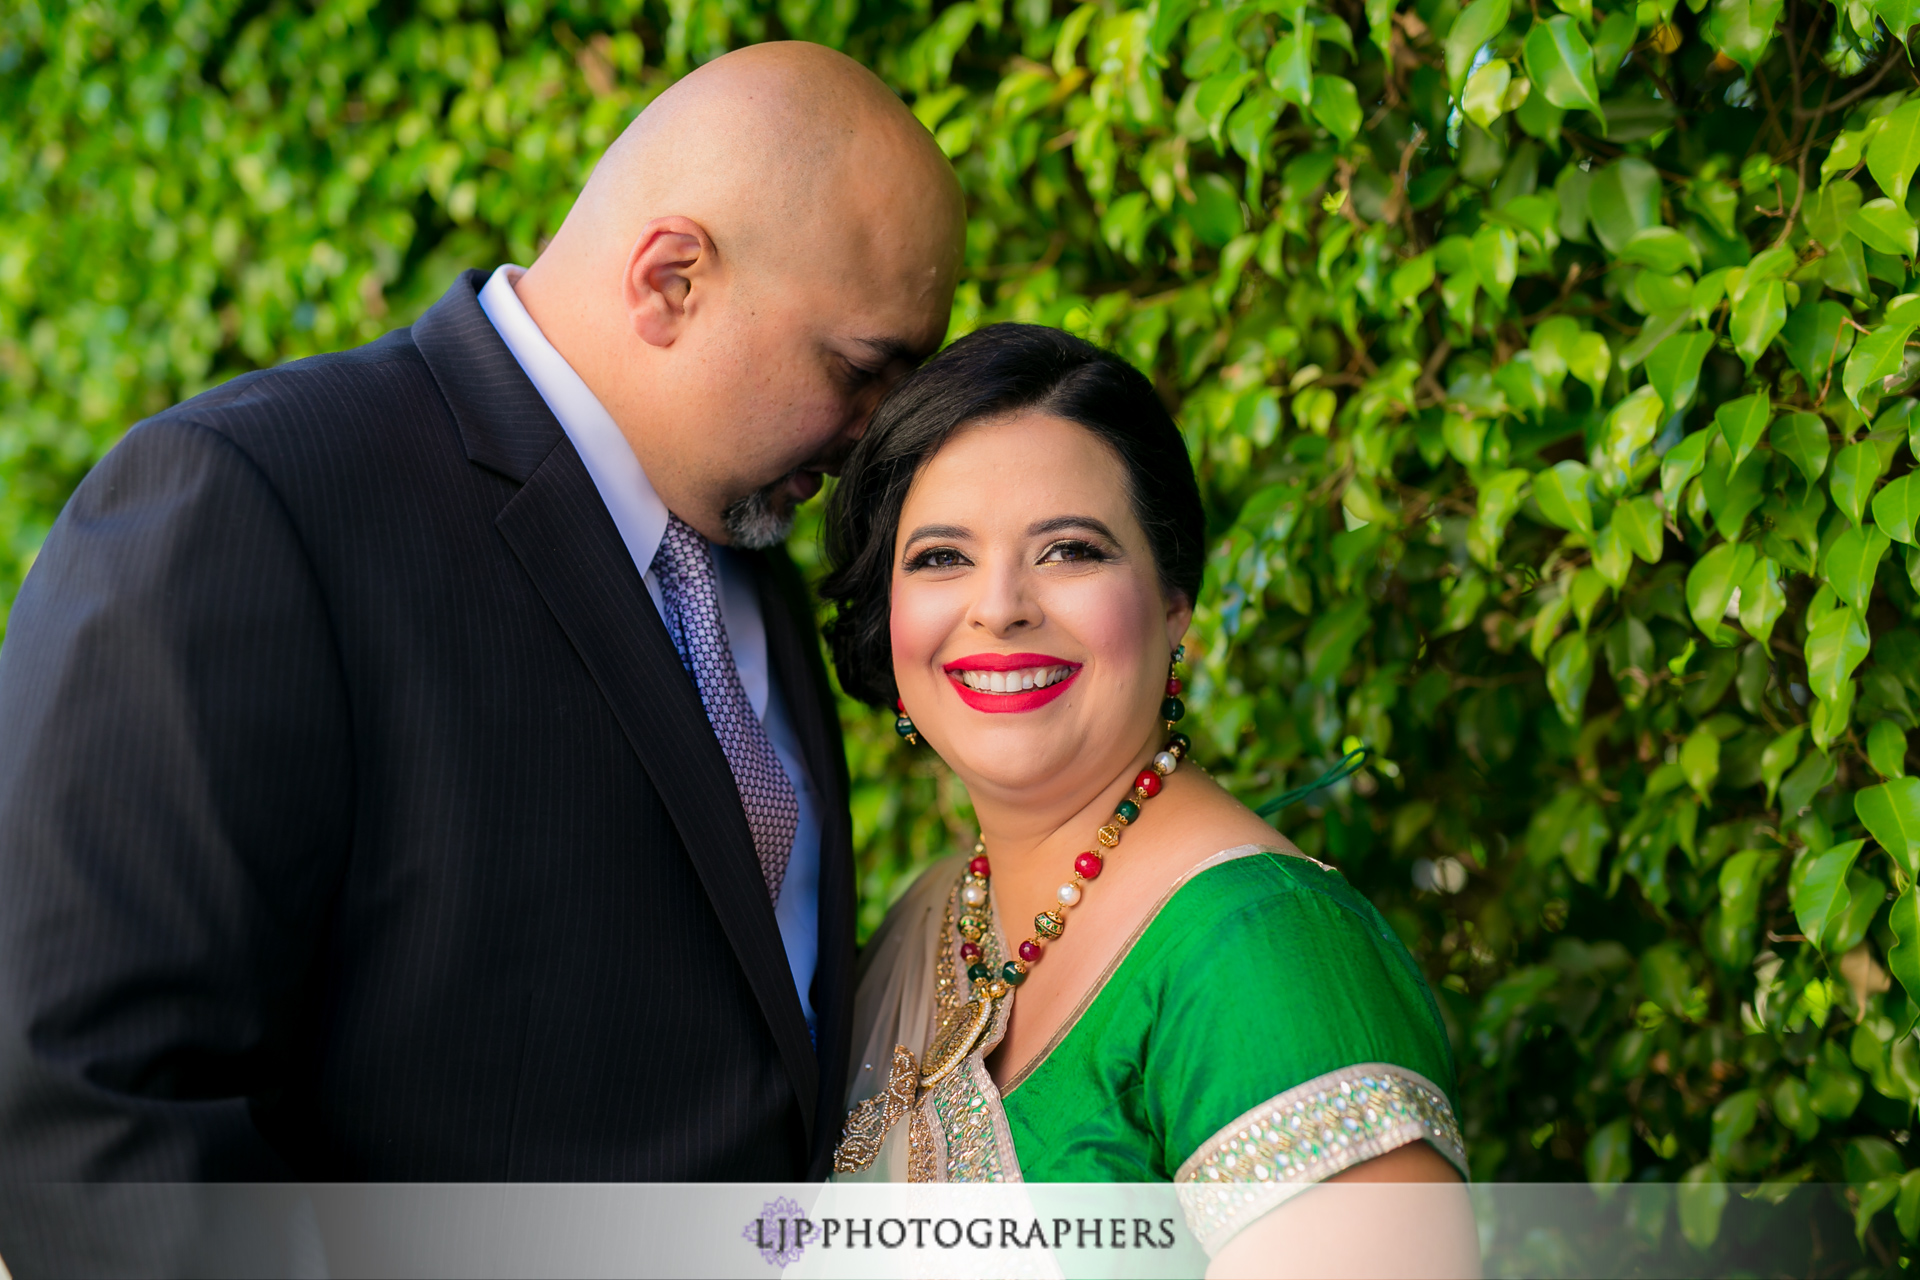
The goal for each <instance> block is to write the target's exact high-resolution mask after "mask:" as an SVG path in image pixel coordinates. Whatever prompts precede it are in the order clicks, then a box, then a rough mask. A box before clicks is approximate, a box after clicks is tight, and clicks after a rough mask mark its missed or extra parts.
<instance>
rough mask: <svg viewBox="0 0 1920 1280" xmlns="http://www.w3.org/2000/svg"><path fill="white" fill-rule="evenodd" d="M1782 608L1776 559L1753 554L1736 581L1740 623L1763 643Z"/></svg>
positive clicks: (1783, 595) (1782, 593)
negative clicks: (1742, 577) (1750, 563)
mask: <svg viewBox="0 0 1920 1280" xmlns="http://www.w3.org/2000/svg"><path fill="white" fill-rule="evenodd" d="M1616 518H1617V517H1616ZM1786 608H1787V593H1786V592H1785V591H1784V590H1782V589H1781V587H1780V565H1779V563H1778V562H1777V561H1775V560H1773V559H1772V558H1771V557H1769V556H1760V557H1758V558H1756V559H1755V560H1754V562H1753V568H1752V570H1751V571H1750V572H1748V574H1747V577H1746V581H1744V582H1742V583H1741V584H1740V626H1741V627H1742V628H1743V629H1744V630H1745V631H1746V633H1747V634H1748V635H1750V636H1752V637H1753V638H1754V639H1755V640H1758V641H1759V642H1760V643H1761V644H1766V643H1767V642H1768V641H1769V640H1771V639H1772V638H1773V624H1774V623H1776V622H1778V621H1779V620H1780V615H1781V614H1782V613H1784V612H1786Z"/></svg>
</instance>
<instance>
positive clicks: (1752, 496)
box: [1700, 433, 1767, 538]
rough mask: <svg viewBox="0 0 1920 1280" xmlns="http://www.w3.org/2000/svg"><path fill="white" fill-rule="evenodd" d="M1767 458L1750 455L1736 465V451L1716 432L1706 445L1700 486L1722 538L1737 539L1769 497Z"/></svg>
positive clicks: (1714, 524) (1714, 525)
mask: <svg viewBox="0 0 1920 1280" xmlns="http://www.w3.org/2000/svg"><path fill="white" fill-rule="evenodd" d="M1766 483H1767V460H1766V458H1765V457H1753V458H1748V459H1747V460H1746V461H1745V462H1744V463H1742V464H1740V465H1739V466H1737V467H1736V466H1734V465H1733V454H1732V451H1731V450H1730V449H1729V448H1728V446H1727V442H1726V438H1725V437H1724V436H1722V435H1720V434H1718V433H1715V436H1714V439H1713V440H1712V442H1711V443H1709V444H1708V445H1707V464H1706V466H1705V467H1703V468H1702V469H1701V472H1700V488H1701V490H1702V491H1703V493H1704V495H1705V497H1706V501H1707V510H1708V511H1710V512H1712V513H1713V527H1714V528H1716V529H1718V530H1719V531H1720V533H1721V535H1722V536H1723V537H1727V538H1737V537H1739V536H1740V531H1741V529H1742V528H1743V527H1744V526H1745V524H1746V519H1747V517H1748V516H1749V515H1751V514H1752V513H1753V509H1754V508H1755V507H1757V506H1759V505H1760V503H1761V501H1762V500H1763V499H1764V498H1765V497H1766Z"/></svg>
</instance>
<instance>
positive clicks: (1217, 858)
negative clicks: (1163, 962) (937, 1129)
mask: <svg viewBox="0 0 1920 1280" xmlns="http://www.w3.org/2000/svg"><path fill="white" fill-rule="evenodd" d="M1263 853H1270V854H1273V855H1274V856H1276V857H1282V858H1301V859H1305V860H1306V861H1308V862H1311V863H1312V864H1313V865H1314V866H1316V867H1318V868H1320V869H1321V870H1322V871H1332V870H1333V868H1332V867H1330V866H1328V865H1327V864H1326V863H1324V862H1322V861H1320V859H1318V858H1309V857H1307V855H1306V854H1304V853H1301V852H1300V851H1299V850H1297V849H1295V850H1291V851H1290V850H1286V849H1269V848H1267V847H1266V846H1265V845H1258V844H1237V845H1234V846H1233V847H1232V848H1231V849H1222V850H1221V851H1220V852H1218V853H1216V854H1214V855H1213V856H1211V857H1209V858H1207V859H1206V860H1205V861H1203V862H1199V863H1196V864H1195V865H1193V866H1192V867H1189V868H1188V869H1187V871H1186V873H1185V874H1184V875H1182V876H1181V877H1180V878H1179V879H1178V880H1175V881H1174V882H1173V883H1172V884H1171V885H1169V886H1167V891H1166V892H1165V893H1163V894H1161V895H1160V901H1158V902H1156V903H1154V904H1153V910H1151V911H1149V912H1147V915H1146V918H1145V919H1143V920H1142V921H1141V922H1140V923H1139V924H1137V925H1135V926H1134V929H1133V932H1132V933H1131V934H1129V935H1128V936H1127V940H1126V941H1125V942H1123V943H1121V944H1120V949H1119V950H1118V951H1116V952H1114V954H1113V959H1111V960H1109V961H1107V967H1106V968H1105V969H1102V970H1101V971H1100V976H1099V977H1098V978H1096V979H1094V982H1093V985H1092V986H1091V987H1088V988H1087V992H1086V994H1085V995H1083V996H1081V997H1080V1003H1079V1004H1077V1005H1075V1006H1074V1007H1073V1012H1072V1013H1070V1014H1068V1015H1067V1019H1066V1021H1065V1022H1062V1023H1061V1024H1060V1025H1059V1027H1058V1028H1056V1029H1055V1031H1054V1033H1053V1035H1052V1036H1051V1037H1049V1038H1048V1040H1047V1042H1046V1044H1044V1045H1042V1046H1041V1047H1040V1052H1038V1053H1036V1054H1034V1055H1033V1056H1032V1057H1031V1058H1029V1059H1027V1063H1026V1065H1025V1066H1023V1067H1021V1068H1020V1069H1019V1070H1018V1071H1016V1072H1014V1073H1013V1075H1012V1076H1011V1077H1010V1078H1009V1079H1008V1080H1007V1087H1006V1088H1004V1089H1002V1090H1001V1091H1000V1096H1001V1097H1003V1098H1004V1097H1005V1096H1007V1095H1008V1094H1010V1093H1012V1092H1013V1091H1014V1090H1015V1089H1018V1088H1019V1087H1020V1086H1021V1085H1023V1084H1025V1083H1026V1080H1027V1077H1028V1076H1030V1075H1032V1074H1033V1073H1034V1072H1035V1071H1038V1070H1039V1069H1040V1064H1041V1063H1043V1062H1045V1061H1046V1060H1047V1059H1048V1057H1050V1056H1051V1055H1052V1053H1053V1051H1054V1050H1055V1049H1058V1048H1059V1047H1060V1045H1061V1042H1062V1041H1064V1040H1065V1039H1066V1038H1067V1036H1068V1034H1069V1033H1070V1032H1072V1030H1073V1029H1074V1027H1076V1026H1078V1025H1079V1023H1080V1019H1081V1018H1084V1017H1085V1016H1086V1014H1087V1010H1089V1009H1091V1008H1093V1002H1094V1001H1095V1000H1098V999H1099V998H1100V993H1101V992H1103V991H1105V990H1106V989H1107V983H1109V982H1111V981H1113V975H1114V974H1116V973H1118V972H1120V966H1121V965H1123V964H1125V963H1126V960H1127V957H1128V956H1130V955H1132V954H1133V949H1134V947H1135V946H1137V945H1138V944H1139V942H1140V939H1141V938H1143V937H1145V936H1146V933H1147V930H1148V928H1149V927H1151V926H1152V924H1153V922H1154V921H1155V920H1157V919H1159V917H1160V913H1161V912H1162V911H1165V910H1166V909H1167V904H1168V903H1170V902H1172V901H1173V897H1174V895H1175V894H1177V893H1179V892H1180V891H1181V890H1182V889H1184V888H1186V887H1187V885H1188V883H1189V882H1190V881H1192V880H1193V879H1194V878H1195V877H1197V876H1199V875H1200V874H1201V873H1202V872H1206V871H1211V870H1213V869H1214V868H1215V867H1217V866H1220V865H1221V864H1222V863H1227V862H1238V861H1239V860H1240V859H1242V858H1254V857H1258V856H1259V855H1261V854H1263Z"/></svg>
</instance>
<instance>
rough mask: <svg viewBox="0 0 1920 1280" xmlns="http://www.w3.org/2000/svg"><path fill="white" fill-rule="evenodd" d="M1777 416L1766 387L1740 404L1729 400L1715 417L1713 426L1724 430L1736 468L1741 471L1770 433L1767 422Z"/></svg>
mask: <svg viewBox="0 0 1920 1280" xmlns="http://www.w3.org/2000/svg"><path fill="white" fill-rule="evenodd" d="M1772 416H1773V405H1772V403H1771V401H1770V400H1769V399H1768V398H1767V389H1766V388H1765V387H1762V388H1760V390H1758V391H1756V392H1754V393H1753V394H1752V395H1750V396H1741V397H1740V398H1739V399H1738V400H1729V401H1727V403H1725V404H1723V405H1721V406H1720V408H1719V409H1718V410H1716V411H1715V412H1714V415H1713V425H1714V426H1716V427H1718V428H1720V432H1721V434H1722V435H1723V436H1725V437H1726V441H1727V444H1728V445H1729V446H1730V447H1731V448H1732V449H1733V465H1734V466H1735V467H1738V466H1739V465H1740V464H1741V463H1743V462H1745V461H1746V460H1747V455H1748V454H1750V453H1752V452H1753V447H1754V446H1755V445H1757V444H1759V443H1760V436H1761V434H1762V433H1763V432H1765V431H1766V429H1767V420H1768V419H1769V418H1771V417H1772Z"/></svg>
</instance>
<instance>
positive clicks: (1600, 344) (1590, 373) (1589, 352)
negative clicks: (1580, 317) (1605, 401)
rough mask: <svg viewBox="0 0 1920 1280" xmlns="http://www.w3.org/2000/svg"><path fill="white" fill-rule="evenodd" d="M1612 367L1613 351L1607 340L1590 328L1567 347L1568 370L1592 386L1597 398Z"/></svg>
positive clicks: (1596, 398)
mask: <svg viewBox="0 0 1920 1280" xmlns="http://www.w3.org/2000/svg"><path fill="white" fill-rule="evenodd" d="M1612 368H1613V352H1612V351H1611V350H1610V349H1609V348H1608V346H1607V340H1606V339H1605V338H1603V337H1601V336H1600V335H1599V334H1597V333H1595V332H1593V331H1592V330H1590V329H1589V330H1587V331H1586V332H1584V333H1582V334H1581V335H1580V336H1579V337H1577V338H1575V339H1574V340H1573V342H1572V343H1571V344H1570V345H1569V346H1568V348H1567V372H1568V373H1571V374H1572V375H1573V376H1574V377H1576V378H1578V379H1579V380H1580V381H1582V382H1584V383H1586V384H1587V386H1589V387H1591V388H1592V389H1593V396H1594V399H1595V400H1598V399H1599V398H1600V393H1601V391H1602V389H1603V388H1605V386H1606V385H1607V373H1608V372H1609V371H1610V370H1611V369H1612Z"/></svg>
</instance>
